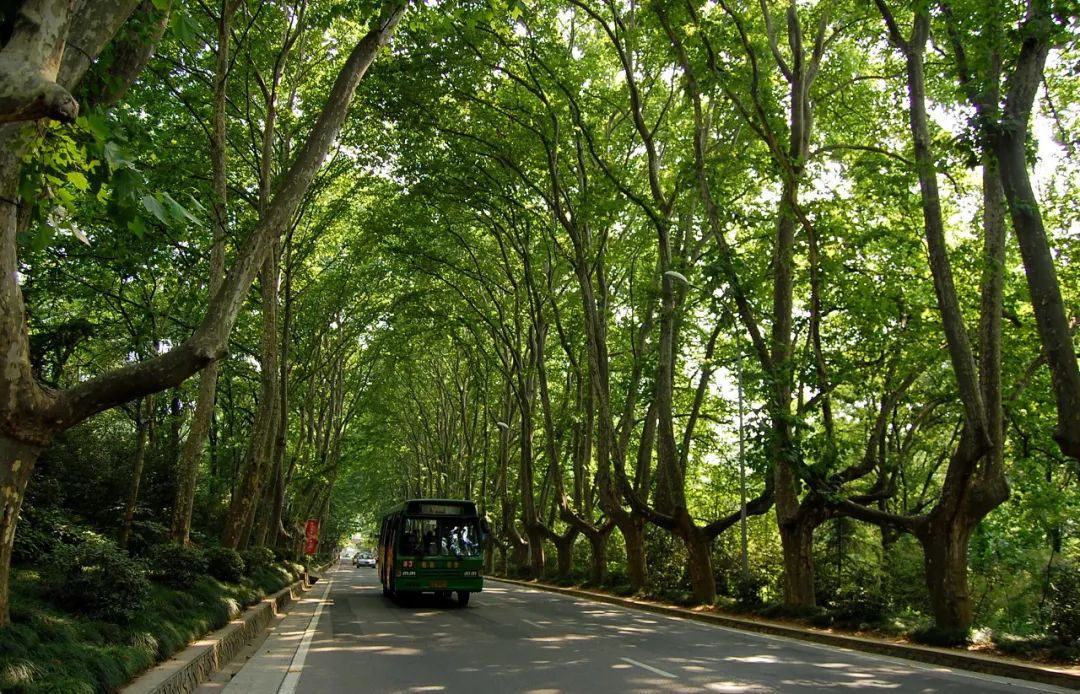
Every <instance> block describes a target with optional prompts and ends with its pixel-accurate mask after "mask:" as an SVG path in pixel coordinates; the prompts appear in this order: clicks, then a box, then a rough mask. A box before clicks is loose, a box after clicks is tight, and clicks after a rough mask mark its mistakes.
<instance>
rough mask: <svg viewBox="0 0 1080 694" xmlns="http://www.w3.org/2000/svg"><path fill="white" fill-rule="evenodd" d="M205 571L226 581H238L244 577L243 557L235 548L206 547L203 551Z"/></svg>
mask: <svg viewBox="0 0 1080 694" xmlns="http://www.w3.org/2000/svg"><path fill="white" fill-rule="evenodd" d="M203 556H204V557H205V558H206V570H207V572H208V573H209V574H210V575H211V576H213V577H214V578H216V579H218V580H219V581H225V582H227V583H239V582H240V579H242V578H243V577H244V567H245V565H244V558H243V557H241V556H240V553H239V552H237V551H236V550H235V549H229V548H228V547H208V548H207V549H206V550H204V551H203Z"/></svg>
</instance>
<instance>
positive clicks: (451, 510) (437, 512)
mask: <svg viewBox="0 0 1080 694" xmlns="http://www.w3.org/2000/svg"><path fill="white" fill-rule="evenodd" d="M420 513H421V514H423V515H425V516H460V515H463V514H464V513H465V507H464V506H451V505H450V504H420Z"/></svg>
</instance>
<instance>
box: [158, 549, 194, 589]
mask: <svg viewBox="0 0 1080 694" xmlns="http://www.w3.org/2000/svg"><path fill="white" fill-rule="evenodd" d="M205 573H206V558H205V557H204V556H203V553H202V552H200V551H199V550H198V549H196V548H194V547H190V546H185V545H178V544H175V543H169V544H166V545H158V546H157V547H155V548H154V549H153V550H152V551H151V552H150V578H152V579H153V580H154V581H156V582H158V583H161V584H163V585H167V586H170V587H172V588H190V587H191V586H193V585H195V581H197V580H198V579H199V577H200V576H202V575H203V574H205Z"/></svg>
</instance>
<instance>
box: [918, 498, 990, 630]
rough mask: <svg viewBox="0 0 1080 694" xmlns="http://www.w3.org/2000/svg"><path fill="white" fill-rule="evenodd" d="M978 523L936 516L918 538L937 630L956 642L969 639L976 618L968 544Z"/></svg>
mask: <svg viewBox="0 0 1080 694" xmlns="http://www.w3.org/2000/svg"><path fill="white" fill-rule="evenodd" d="M978 520H979V519H974V520H972V519H968V518H963V517H954V518H948V517H945V516H944V515H943V514H938V513H934V514H932V515H931V517H930V520H929V522H928V523H927V524H926V525H925V526H923V528H922V529H921V530H920V532H917V533H916V537H917V538H918V540H919V542H920V543H921V544H922V547H923V569H924V571H925V572H926V587H927V589H928V590H929V592H930V604H931V606H932V608H933V610H934V626H935V627H936V628H937V629H938V630H939V631H941V632H943V633H945V634H953V635H954V637H955V639H956V640H957V641H963V640H964V639H965V638H966V635H967V630H968V629H969V628H970V627H971V622H972V619H973V617H974V614H973V611H972V603H971V592H970V590H969V589H968V580H967V571H968V563H967V560H968V544H969V542H970V540H971V533H972V531H973V530H974V529H975V526H976V525H977V524H978Z"/></svg>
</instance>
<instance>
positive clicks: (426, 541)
mask: <svg viewBox="0 0 1080 694" xmlns="http://www.w3.org/2000/svg"><path fill="white" fill-rule="evenodd" d="M403 530H404V532H403V534H402V536H401V554H402V555H416V556H428V557H432V556H445V557H458V558H462V557H477V556H480V553H481V549H480V527H479V525H478V523H477V520H476V519H475V518H418V517H415V516H407V517H406V518H405V527H404V528H403Z"/></svg>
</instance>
